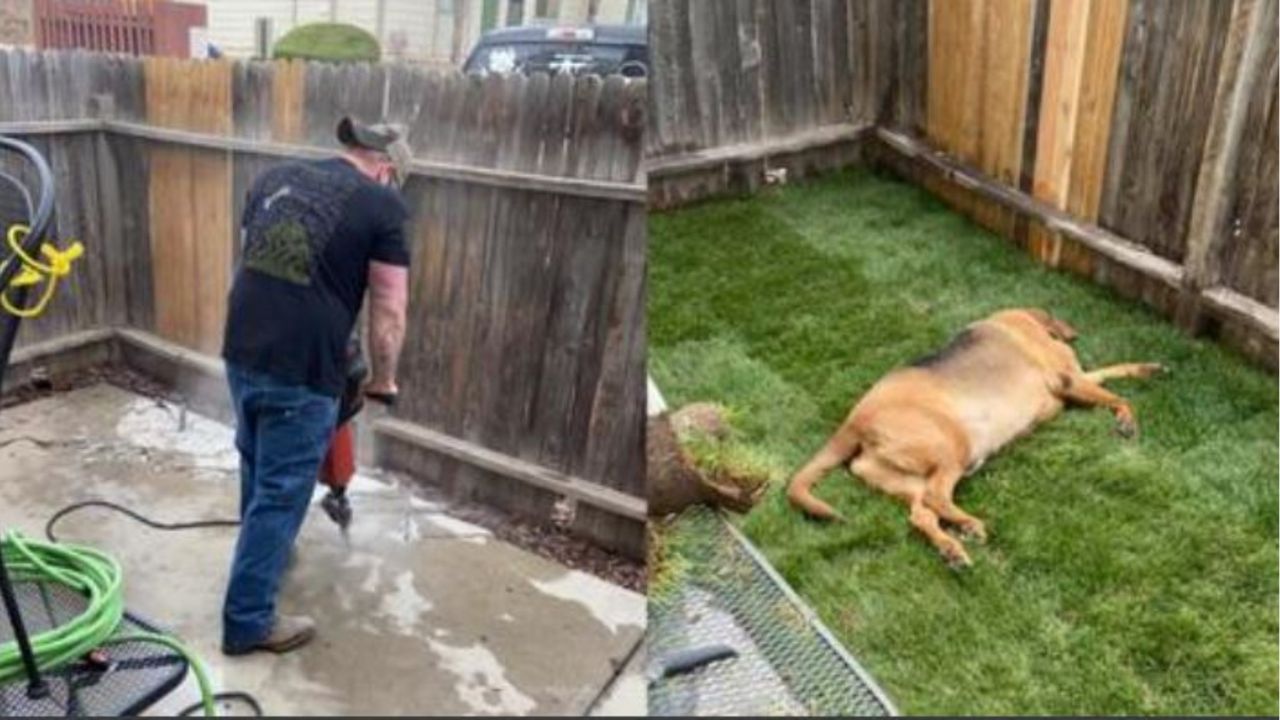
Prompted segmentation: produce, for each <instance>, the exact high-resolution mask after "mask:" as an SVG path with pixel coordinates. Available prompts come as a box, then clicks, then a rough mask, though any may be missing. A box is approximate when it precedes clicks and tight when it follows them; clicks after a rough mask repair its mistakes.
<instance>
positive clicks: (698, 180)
mask: <svg viewBox="0 0 1280 720" xmlns="http://www.w3.org/2000/svg"><path fill="white" fill-rule="evenodd" d="M924 10H925V3H924V1H923V0H801V1H799V2H794V1H790V0H789V1H787V2H778V1H776V0H725V1H724V2H702V1H701V0H653V1H652V2H651V3H650V8H649V23H650V30H649V33H650V37H651V38H652V41H651V46H652V47H651V48H650V52H651V54H652V58H653V73H652V81H651V85H650V91H651V93H652V107H653V113H652V116H651V118H650V124H649V135H648V139H647V142H646V145H647V155H648V158H649V176H650V177H649V180H650V190H651V194H652V197H653V202H654V204H655V205H656V206H659V207H665V206H671V205H677V204H680V203H683V202H688V201H690V200H693V199H697V198H699V197H703V196H705V195H709V194H713V193H716V192H721V191H723V190H725V189H726V188H745V189H748V190H749V189H752V188H753V187H755V185H756V184H757V183H758V182H759V179H760V178H761V177H762V176H763V174H764V170H765V169H766V168H769V167H774V166H777V167H784V168H787V169H789V170H791V171H793V173H804V172H807V171H809V170H811V169H817V168H827V167H834V166H839V165H842V164H848V163H849V162H853V161H856V160H857V158H858V153H857V151H858V147H859V141H860V139H861V138H862V136H863V135H864V134H865V131H866V130H867V129H868V128H869V127H870V126H871V125H872V124H873V123H875V122H878V121H880V120H882V119H885V118H899V117H901V118H915V117H917V116H918V115H919V114H920V112H921V108H920V107H919V104H920V97H919V93H915V92H911V89H912V88H913V87H916V86H917V85H918V83H919V81H918V80H911V78H917V77H919V76H920V75H921V72H922V69H923V66H924V58H925V55H924V38H922V37H918V36H916V35H914V34H912V33H911V32H909V30H911V29H914V28H915V27H918V26H920V22H922V21H923V17H924Z"/></svg>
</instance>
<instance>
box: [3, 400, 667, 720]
mask: <svg viewBox="0 0 1280 720" xmlns="http://www.w3.org/2000/svg"><path fill="white" fill-rule="evenodd" d="M236 467H237V458H236V454H235V451H234V449H233V447H232V431H231V429H230V428H228V427H226V426H225V425H221V424H219V423H216V422H214V421H211V420H208V419H206V418H204V417H201V416H199V415H196V414H194V413H190V412H186V411H184V410H182V409H181V408H178V407H174V406H172V405H167V404H161V403H159V402H157V401H155V400H153V399H149V398H144V397H140V396H138V395H134V394H132V393H129V392H127V391H125V390H122V389H119V388H116V387H114V386H110V385H105V384H100V385H95V386H92V387H89V388H85V389H81V390H76V391H73V392H70V393H66V394H62V395H57V396H53V397H50V398H45V399H42V400H38V401H35V402H32V403H28V404H25V405H20V406H18V407H15V408H12V409H8V410H5V411H3V412H0V530H5V531H7V530H8V529H11V528H17V529H19V530H21V531H22V532H24V533H26V534H28V535H30V536H33V537H43V529H44V524H45V521H46V519H47V518H48V517H50V516H51V515H52V514H53V513H54V512H56V511H57V510H58V509H59V508H61V507H63V506H66V505H68V504H70V503H73V502H76V501H80V500H86V499H94V498H97V499H105V500H110V501H112V502H117V503H121V504H124V505H127V506H129V507H131V508H133V509H135V510H137V511H138V512H141V513H143V514H145V515H147V516H149V517H152V518H154V519H157V520H161V521H167V522H172V521H186V520H197V519H208V518H233V517H235V515H236V508H237V502H238V501H237V496H238V475H237V470H236ZM351 493H352V503H353V506H354V508H355V513H356V519H355V523H354V524H353V526H352V528H351V534H350V542H349V544H348V543H346V542H344V540H343V538H342V536H341V535H340V533H339V532H338V530H337V528H336V527H335V526H334V525H333V524H332V523H330V521H329V520H328V518H327V517H325V516H324V514H323V513H322V512H320V511H319V510H318V508H317V509H315V510H314V511H313V512H312V513H311V514H310V515H309V517H308V519H307V522H306V524H305V526H304V528H303V531H302V537H301V539H300V540H299V543H298V547H297V557H296V561H295V564H294V566H293V568H292V570H291V571H290V574H289V576H288V577H287V578H286V581H285V588H284V591H283V595H282V598H281V608H282V610H283V611H285V612H303V613H306V614H309V615H311V616H312V617H314V618H315V619H316V620H317V622H318V623H319V624H320V634H319V636H318V638H317V640H316V642H315V643H314V644H313V645H311V646H310V647H308V648H306V649H304V650H302V651H299V652H297V653H293V654H290V655H285V656H279V657H277V656H267V655H255V656H250V657H246V658H236V659H231V658H225V657H223V656H222V654H221V653H220V652H219V651H218V643H219V638H220V621H219V611H220V603H221V599H222V592H223V589H224V588H225V583H226V572H227V567H228V564H229V559H230V555H231V550H232V547H233V545H234V542H235V531H234V530H233V529H201V530H193V531H184V532H159V531H155V530H151V529H149V528H147V527H145V526H143V525H141V524H139V523H136V522H134V521H132V520H130V519H129V518H127V517H124V516H122V515H119V514H116V513H112V512H110V511H108V510H100V509H87V510H85V511H83V512H80V513H77V514H75V515H72V516H70V517H68V518H66V519H65V520H64V521H62V522H61V523H59V525H58V529H57V532H58V534H59V536H60V538H61V539H63V540H65V541H71V542H76V543H81V544H89V545H93V546H95V547H97V548H99V549H101V550H104V551H106V552H109V553H111V554H112V555H114V556H115V557H116V558H117V559H119V561H120V562H121V564H122V565H123V567H124V571H125V582H126V597H127V602H128V607H129V609H130V610H131V611H132V612H134V613H136V614H139V615H141V616H143V617H145V618H147V619H149V620H150V621H152V622H154V623H156V624H158V625H160V626H162V627H164V628H166V629H168V630H170V631H172V632H173V633H175V634H176V635H178V636H179V637H181V638H182V639H183V640H184V641H186V642H187V643H188V644H189V645H190V646H191V647H192V648H193V649H194V650H195V651H196V652H197V653H198V654H199V655H200V656H201V657H202V658H203V659H204V661H205V663H206V664H207V665H208V666H209V669H210V671H211V674H212V676H213V680H214V685H215V687H216V688H217V689H219V690H239V691H247V692H250V693H252V694H254V695H255V696H256V697H257V698H258V699H259V701H260V702H261V704H262V705H263V707H264V709H265V710H266V712H267V713H268V714H271V715H284V714H289V715H315V714H326V715H334V714H364V715H388V714H400V715H405V714H414V715H471V714H505V715H535V714H536V715H581V714H585V713H592V714H631V715H643V714H645V711H646V708H645V692H644V683H643V681H642V680H641V679H640V675H639V665H640V655H641V653H638V652H637V648H638V646H639V644H640V642H641V638H642V635H643V632H644V625H645V600H644V598H643V596H641V595H638V594H636V593H634V592H631V591H629V590H625V589H622V588H619V587H617V586H614V585H611V584H609V583H607V582H604V581H602V580H599V579H597V578H595V577H593V576H590V575H587V574H584V573H581V572H577V571H571V570H568V569H566V568H564V567H561V566H559V565H557V564H555V563H553V562H551V561H548V560H545V559H543V558H540V557H537V556H534V555H532V554H530V553H527V552H525V551H523V550H520V549H519V548H516V547H514V546H511V545H508V544H506V543H503V542H501V541H498V540H496V539H494V538H493V537H492V536H491V534H490V533H489V532H488V531H486V530H485V529H483V528H480V527H478V526H475V525H471V524H468V523H465V522H462V521H460V520H457V519H455V518H453V517H451V516H450V515H449V514H448V511H447V508H446V507H445V506H444V505H442V504H440V503H436V502H430V501H427V500H424V499H422V498H420V497H416V496H414V495H412V494H411V493H410V492H409V491H408V490H407V489H405V488H403V487H400V486H398V485H396V484H395V482H394V479H390V478H383V477H380V475H379V473H377V472H376V471H364V472H362V473H361V475H360V477H359V478H358V479H357V481H356V483H355V484H354V485H353V488H352V490H351ZM318 497H319V492H318V493H317V498H318ZM628 661H630V662H629V663H628ZM624 665H625V666H626V667H625V669H624V668H623V666H624ZM196 699H197V695H196V693H195V689H194V683H193V682H192V681H191V680H190V678H188V681H187V682H186V683H184V685H183V686H182V687H181V688H179V690H178V691H176V692H175V693H173V694H172V695H170V697H169V698H167V699H166V700H164V701H163V702H162V703H161V704H159V705H157V706H156V707H155V708H153V712H155V713H158V714H168V713H172V712H174V711H176V710H177V709H179V708H180V707H183V706H186V705H188V704H190V703H191V702H194V701H195V700H196ZM228 709H230V708H228Z"/></svg>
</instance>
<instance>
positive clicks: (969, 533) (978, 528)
mask: <svg viewBox="0 0 1280 720" xmlns="http://www.w3.org/2000/svg"><path fill="white" fill-rule="evenodd" d="M960 537H962V538H964V539H965V540H972V541H973V542H976V543H978V544H980V545H985V544H986V543H987V526H986V525H984V524H983V523H982V521H981V520H978V519H974V520H973V521H972V522H969V523H965V524H962V525H961V526H960Z"/></svg>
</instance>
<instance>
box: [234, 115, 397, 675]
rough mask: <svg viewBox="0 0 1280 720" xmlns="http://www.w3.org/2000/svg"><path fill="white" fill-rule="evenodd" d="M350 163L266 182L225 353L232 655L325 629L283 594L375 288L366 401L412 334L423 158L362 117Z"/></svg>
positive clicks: (389, 377)
mask: <svg viewBox="0 0 1280 720" xmlns="http://www.w3.org/2000/svg"><path fill="white" fill-rule="evenodd" d="M338 140H339V141H340V142H341V143H342V145H343V148H344V150H343V152H342V155H341V156H340V157H337V158H331V159H326V160H314V161H300V162H291V163H287V164H284V165H281V166H278V167H275V168H272V169H271V170H268V171H267V172H265V173H263V175H262V176H260V177H259V178H257V180H255V181H254V184H253V186H252V187H251V188H250V190H249V193H248V196H247V198H246V200H245V208H244V216H243V218H242V229H241V238H242V243H243V252H242V259H241V263H240V267H239V268H238V270H237V272H236V277H235V281H234V283H233V285H232V288H231V295H230V300H229V302H228V312H227V325H226V333H225V340H224V344H223V351H222V354H223V357H224V358H225V360H226V363H227V382H228V384H229V385H230V389H231V399H232V403H233V405H234V408H235V413H236V448H237V449H238V450H239V452H240V517H241V521H242V524H241V528H240V536H239V539H238V541H237V543H236V549H235V557H234V559H233V561H232V565H231V579H230V582H229V583H228V586H227V594H226V601H225V605H224V608H223V645H222V647H223V652H225V653H227V654H229V655H239V654H244V653H249V652H253V651H255V650H269V651H273V652H286V651H289V650H293V649H295V648H297V647H300V646H302V645H304V644H305V643H307V642H308V641H309V640H310V639H311V638H312V637H313V636H314V634H315V623H314V621H312V620H311V619H310V618H307V617H301V616H287V615H280V614H278V613H277V612H276V596H277V593H278V591H279V588H280V581H281V578H282V576H283V575H284V571H285V568H286V566H287V565H288V562H289V556H290V553H291V551H292V548H293V544H294V541H295V539H296V538H297V535H298V530H299V529H300V528H301V526H302V521H303V518H304V517H305V515H306V512H307V507H308V505H309V503H310V500H311V495H312V491H313V490H314V488H315V484H316V477H317V475H318V474H319V473H320V470H321V464H322V462H323V461H324V459H325V455H326V451H327V450H328V449H329V445H330V440H331V438H332V436H333V434H334V430H335V425H336V423H337V421H338V419H339V398H340V396H341V395H342V394H343V391H344V387H345V386H346V384H347V378H348V374H349V373H348V371H349V367H348V362H349V360H350V359H351V358H350V353H349V348H348V344H349V341H350V339H351V337H352V331H353V329H354V327H355V323H356V318H357V316H358V315H359V314H360V310H361V306H362V304H363V300H364V296H365V293H366V291H367V292H368V295H369V304H370V308H369V310H370V312H369V317H368V319H369V331H370V332H369V345H370V363H369V364H370V374H371V377H370V379H369V381H368V383H367V384H366V385H365V390H364V393H365V395H366V396H367V397H370V398H372V399H376V400H380V401H383V402H390V401H392V400H393V399H394V398H395V396H396V393H397V388H396V363H397V359H398V357H399V354H400V349H401V346H402V345H403V342H404V329H405V308H406V305H407V297H408V265H409V252H408V246H407V244H406V242H405V237H404V226H405V222H406V220H407V219H408V215H409V213H408V210H407V208H406V207H405V204H404V201H403V200H402V199H401V197H400V193H399V190H398V188H399V187H400V185H402V184H403V182H404V180H405V178H406V176H407V173H408V171H409V164H410V160H411V157H412V154H411V152H410V150H409V147H408V145H407V144H406V143H405V142H404V140H403V139H402V138H401V133H400V132H399V131H398V130H397V129H395V128H392V127H390V126H387V125H364V124H361V123H360V122H358V121H355V120H353V119H352V118H344V119H343V120H342V121H341V122H340V123H339V124H338Z"/></svg>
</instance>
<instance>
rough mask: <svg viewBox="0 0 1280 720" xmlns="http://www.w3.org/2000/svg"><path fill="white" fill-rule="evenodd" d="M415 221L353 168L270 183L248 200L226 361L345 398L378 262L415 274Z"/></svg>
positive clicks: (319, 165) (288, 168) (319, 168)
mask: <svg viewBox="0 0 1280 720" xmlns="http://www.w3.org/2000/svg"><path fill="white" fill-rule="evenodd" d="M408 216H409V212H408V210H407V209H406V207H405V204H404V201H403V200H401V199H400V195H399V194H398V193H397V192H396V191H394V190H392V189H390V188H386V187H383V186H381V185H379V184H377V183H375V182H373V181H372V180H370V179H368V178H367V177H365V176H364V175H362V174H361V173H360V172H359V171H358V170H356V169H355V168H354V167H353V166H352V165H351V164H350V163H348V162H346V161H345V160H341V159H337V158H335V159H332V160H319V161H308V162H295V163H289V164H286V165H281V166H279V167H275V168H272V169H271V170H268V171H267V172H265V173H263V174H262V175H261V176H260V177H259V178H258V179H257V180H255V181H254V183H253V187H252V188H250V190H249V193H248V196H247V197H246V199H245V207H244V217H243V218H242V221H241V222H242V228H243V236H242V237H243V240H244V247H243V253H242V258H241V262H240V267H239V269H238V270H237V272H236V277H235V282H234V284H233V285H232V287H231V297H230V300H229V302H228V308H227V325H226V334H225V335H224V338H225V339H224V340H223V346H222V356H223V357H224V358H226V360H227V362H229V363H231V364H233V365H237V366H239V367H242V368H244V369H247V370H251V371H257V372H261V373H263V374H266V375H270V376H271V377H273V378H275V379H276V380H279V381H281V382H285V383H291V384H298V385H306V386H308V387H310V388H312V389H314V390H316V391H318V392H321V393H324V394H326V395H332V396H337V395H340V394H341V393H342V388H343V384H344V377H345V373H346V370H345V364H346V346H347V340H348V338H349V337H350V335H351V331H352V328H353V327H354V325H355V320H356V316H358V315H359V314H360V306H361V304H362V303H363V301H364V294H365V289H366V285H367V284H368V275H369V262H370V261H372V260H377V261H379V262H384V263H388V264H392V265H401V266H407V265H408V264H409V251H408V248H407V246H406V243H405V238H404V224H405V220H406V219H407V218H408Z"/></svg>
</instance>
